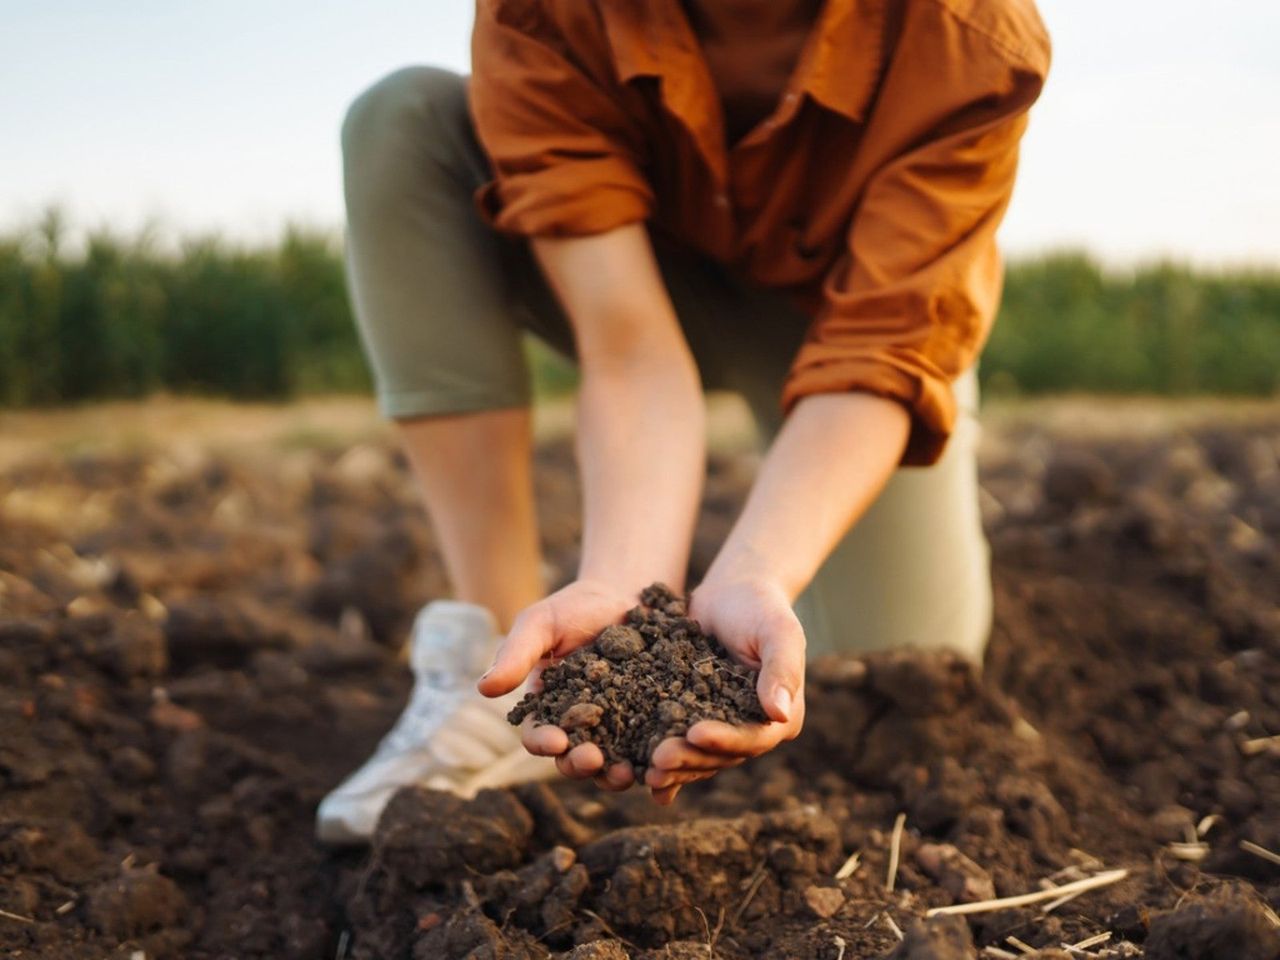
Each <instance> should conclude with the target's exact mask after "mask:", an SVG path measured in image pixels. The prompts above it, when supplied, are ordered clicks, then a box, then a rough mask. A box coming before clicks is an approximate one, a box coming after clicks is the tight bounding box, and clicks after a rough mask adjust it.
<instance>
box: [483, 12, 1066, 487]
mask: <svg viewBox="0 0 1280 960" xmlns="http://www.w3.org/2000/svg"><path fill="white" fill-rule="evenodd" d="M472 63H473V77H472V81H471V86H470V89H471V108H472V113H473V115H474V118H475V123H476V130H477V133H478V135H479V138H480V141H481V144H482V145H483V147H484V149H485V151H486V153H487V154H488V155H489V157H490V159H491V161H492V164H493V170H494V180H493V182H492V183H489V184H488V185H486V186H485V187H484V188H482V190H481V191H480V193H479V195H478V197H477V201H478V203H479V204H480V206H481V209H482V210H483V211H484V212H485V213H486V215H487V216H488V217H489V219H490V221H491V222H492V224H493V225H494V226H495V227H496V228H497V229H499V230H502V231H504V232H509V233H514V234H519V235H523V236H540V235H585V234H592V233H600V232H603V231H606V230H610V229H612V228H614V227H618V226H621V225H623V224H626V223H633V222H638V221H648V222H650V223H651V224H652V225H653V226H654V228H655V229H659V230H661V231H664V232H665V233H668V234H670V235H671V236H673V237H675V238H676V239H677V240H679V241H681V242H683V243H684V244H685V245H687V246H689V247H691V248H693V249H695V250H697V251H700V252H702V253H704V254H706V255H708V256H710V257H712V258H714V259H716V260H718V261H720V262H723V263H725V264H728V265H730V266H731V267H732V268H733V269H735V270H736V271H738V272H739V273H740V274H741V275H742V276H744V277H746V278H747V279H748V280H750V281H752V282H754V283H757V284H760V285H763V286H768V287H773V288H779V289H782V290H785V291H786V292H788V293H789V294H791V295H792V296H793V297H794V298H795V299H796V301H797V302H798V303H800V304H801V305H802V306H803V307H804V308H805V309H806V310H807V311H808V312H809V313H810V314H811V315H812V316H813V318H814V319H813V323H812V325H811V327H810V330H809V333H808V336H807V338H806V340H805V343H804V344H803V346H802V347H801V348H800V350H799V352H798V354H797V355H796V357H795V361H794V363H793V365H792V369H791V372H790V375H789V377H788V379H787V382H786V385H785V387H784V390H783V396H782V403H783V406H784V408H787V409H790V408H791V407H792V406H794V404H795V403H796V402H797V401H798V400H800V399H801V398H802V397H805V396H807V395H810V394H814V393H824V392H835V391H847V390H865V391H869V392H871V393H875V394H879V395H882V396H887V397H892V398H895V399H897V400H900V401H901V402H903V403H904V404H906V406H907V407H908V409H909V410H910V411H911V413H912V430H911V437H910V440H909V442H908V447H907V452H906V455H905V456H904V458H903V462H904V463H907V464H928V463H932V462H934V461H935V460H936V459H937V458H938V457H939V456H940V455H941V452H942V449H943V447H944V445H945V443H946V439H947V436H948V435H949V434H950V432H951V429H952V426H953V424H954V421H955V416H956V411H955V401H954V399H953V396H952V392H951V382H952V381H953V380H954V379H955V378H956V377H957V376H959V374H960V373H962V372H963V371H964V370H965V369H966V368H967V367H969V366H970V364H972V363H973V361H974V359H975V358H976V356H977V354H978V351H979V350H980V349H981V347H982V344H983V342H984V340H985V338H986V335H987V333H988V331H989V330H990V326H991V322H992V320H993V318H994V315H995V311H996V306H997V304H998V301H999V295H1000V285H1001V268H1000V259H999V255H998V253H997V251H996V245H995V231H996V227H997V226H998V225H999V223H1000V220H1001V217H1002V216H1003V214H1004V211H1005V208H1006V207H1007V206H1008V203H1009V197H1010V193H1011V191H1012V189H1013V182H1014V175H1015V170H1016V167H1017V157H1018V142H1019V140H1020V138H1021V136H1022V132H1023V130H1024V129H1025V126H1026V113H1027V110H1028V108H1029V107H1030V106H1031V104H1032V103H1033V102H1034V101H1035V99H1036V97H1037V96H1038V95H1039V93H1040V89H1041V87H1042V85H1043V83H1044V78H1045V75H1046V73H1047V71H1048V66H1049V42H1048V37H1047V35H1046V33H1045V30H1044V27H1043V25H1042V24H1041V22H1040V19H1039V16H1038V15H1037V13H1036V11H1035V8H1034V6H1033V5H1032V0H826V3H825V4H824V6H823V9H822V12H821V14H820V15H819V18H818V21H817V23H816V24H815V26H814V28H813V30H812V32H811V34H810V36H809V39H808V41H807V43H806V46H805V49H804V51H803V52H802V54H801V56H800V59H799V62H798V64H797V66H796V68H795V71H794V72H793V74H792V76H791V79H790V81H789V83H788V85H787V88H786V90H785V92H784V93H783V95H782V97H781V99H780V100H779V102H778V105H777V107H776V109H775V110H774V112H773V113H772V115H770V116H769V117H767V118H766V119H764V120H763V121H762V122H761V123H760V124H759V125H758V126H757V127H756V128H755V129H754V130H752V131H751V132H750V133H748V134H747V135H746V136H745V137H743V138H742V139H741V140H739V141H738V142H737V143H735V144H733V145H732V146H729V145H728V144H727V142H726V137H725V130H724V118H723V111H722V108H721V104H720V101H719V97H718V94H717V92H716V88H715V85H714V83H713V80H712V77H711V74H710V72H709V70H708V68H707V64H706V61H705V60H704V58H703V56H702V53H701V50H700V47H699V44H698V40H697V38H696V36H695V35H694V32H693V29H692V27H691V26H690V24H689V21H688V19H687V18H686V16H685V12H684V10H683V8H682V7H681V5H680V2H679V0H479V3H478V6H477V12H476V24H475V32H474V35H473V40H472Z"/></svg>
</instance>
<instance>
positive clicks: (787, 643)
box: [644, 579, 805, 803]
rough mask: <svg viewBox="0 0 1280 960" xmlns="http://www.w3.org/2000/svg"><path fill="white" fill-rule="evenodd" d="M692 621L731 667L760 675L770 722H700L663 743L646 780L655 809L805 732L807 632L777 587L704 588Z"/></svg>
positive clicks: (748, 582) (747, 582)
mask: <svg viewBox="0 0 1280 960" xmlns="http://www.w3.org/2000/svg"><path fill="white" fill-rule="evenodd" d="M689 616H690V617H692V618H693V619H694V620H697V621H698V623H699V624H700V625H701V626H702V629H703V630H704V631H706V632H707V633H712V634H715V636H716V637H717V638H718V639H719V641H720V643H721V644H723V645H724V647H725V649H726V650H728V652H729V653H730V654H731V655H732V656H733V657H734V658H735V659H736V660H738V661H739V662H740V663H743V664H745V665H747V666H749V667H751V668H753V669H757V670H759V671H760V678H759V682H758V684H757V688H756V689H757V692H758V693H759V696H760V703H761V705H762V706H763V707H764V711H765V713H766V714H767V715H768V717H769V722H767V723H752V724H745V725H741V726H735V725H733V724H728V723H721V722H720V721H717V720H703V721H700V722H698V723H695V724H694V725H693V726H692V727H690V728H689V732H688V733H686V734H685V735H684V736H683V737H670V738H668V739H666V740H664V741H663V742H662V743H661V744H659V745H658V748H657V750H655V751H654V753H653V757H652V758H651V766H650V767H649V769H648V770H647V771H646V773H645V778H644V782H645V784H646V785H647V786H648V787H650V788H651V789H652V790H653V791H654V799H655V800H658V802H660V803H662V802H666V803H670V802H671V801H672V800H674V799H675V795H676V793H678V792H679V790H680V787H681V786H683V785H684V784H686V783H692V782H693V781H695V780H705V779H707V778H708V777H711V776H714V775H715V774H716V773H718V772H719V771H720V770H723V769H726V768H728V767H736V766H738V765H739V764H741V763H743V762H744V761H745V760H747V759H748V758H750V757H758V756H760V755H761V754H763V753H767V752H769V751H770V750H772V749H773V748H774V747H776V746H777V745H778V744H780V743H782V742H783V741H784V740H792V739H794V738H795V737H796V736H797V735H798V734H799V733H800V728H801V727H802V726H803V725H804V662H805V659H804V653H805V638H804V630H803V629H802V628H801V626H800V621H799V620H798V619H796V615H795V612H794V611H793V610H792V609H791V602H790V600H789V599H788V597H787V595H786V593H785V592H784V591H783V590H782V588H781V587H779V586H777V585H776V584H773V583H771V582H769V581H764V580H754V579H742V580H732V581H728V582H717V581H704V582H703V584H702V585H701V586H699V587H698V588H697V589H696V590H695V591H694V592H693V598H692V603H691V605H690V608H689Z"/></svg>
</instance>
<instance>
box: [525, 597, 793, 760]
mask: <svg viewBox="0 0 1280 960" xmlns="http://www.w3.org/2000/svg"><path fill="white" fill-rule="evenodd" d="M756 678H757V673H756V671H754V670H751V669H749V668H747V667H744V666H743V665H742V664H740V663H738V662H737V661H736V660H734V659H733V658H732V657H730V656H729V654H728V653H727V652H726V651H725V649H724V647H722V646H721V645H720V642H719V641H718V640H716V638H715V637H713V636H711V635H710V634H706V633H703V631H702V628H701V627H700V626H699V624H698V622H697V621H696V620H691V619H690V618H689V617H688V605H687V602H686V600H685V599H684V598H682V597H678V596H676V595H675V594H674V593H672V592H671V590H670V589H668V588H667V587H666V586H664V585H663V584H660V583H655V584H652V585H651V586H649V587H646V588H645V589H644V590H643V591H642V592H641V594H640V606H638V607H635V608H633V609H632V610H631V611H629V612H628V613H627V615H626V617H625V618H624V619H623V622H622V623H621V624H615V625H613V626H609V627H605V628H604V630H602V631H601V632H600V634H599V635H598V636H597V637H596V638H595V640H594V641H593V642H592V643H591V644H589V645H588V646H585V647H580V648H578V649H577V650H575V651H573V652H572V653H570V654H569V655H568V656H567V657H565V658H564V659H563V660H561V661H560V662H558V663H555V664H553V665H551V666H549V667H547V669H546V670H544V671H543V673H542V687H541V689H540V690H538V691H536V692H535V691H530V692H529V693H527V694H525V696H524V699H522V700H521V701H520V702H519V703H518V704H516V705H515V707H513V708H512V710H511V713H510V714H509V715H508V717H507V719H508V720H510V722H511V723H513V724H517V725H518V724H519V723H521V721H523V720H524V719H525V717H533V719H534V722H535V723H536V724H538V725H545V724H550V725H553V726H558V727H561V728H562V729H563V730H564V731H565V733H567V734H568V736H569V743H570V745H571V746H577V745H578V744H581V743H588V742H589V743H594V744H596V745H597V746H599V747H600V750H601V752H602V753H603V754H604V757H605V761H606V762H607V763H609V764H614V763H621V762H623V761H626V762H629V763H630V764H631V765H632V767H633V768H634V769H635V773H636V778H637V779H640V778H641V777H643V776H644V770H645V768H646V767H648V765H649V759H650V757H652V756H653V751H654V750H656V749H657V748H658V744H660V743H661V742H662V741H663V740H665V739H666V738H667V737H680V736H684V734H685V733H687V732H688V730H689V728H690V727H691V726H693V725H694V724H695V723H697V722H698V721H700V720H720V721H723V722H725V723H731V724H741V723H763V722H765V721H767V720H768V717H767V715H766V714H765V712H764V709H763V708H762V707H761V705H760V699H759V697H758V696H757V695H756Z"/></svg>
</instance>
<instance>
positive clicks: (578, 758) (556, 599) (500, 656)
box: [476, 579, 636, 790]
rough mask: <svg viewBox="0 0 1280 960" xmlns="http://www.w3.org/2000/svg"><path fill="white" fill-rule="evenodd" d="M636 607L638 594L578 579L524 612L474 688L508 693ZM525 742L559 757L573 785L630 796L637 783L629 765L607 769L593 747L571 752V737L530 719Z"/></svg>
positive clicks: (538, 751)
mask: <svg viewBox="0 0 1280 960" xmlns="http://www.w3.org/2000/svg"><path fill="white" fill-rule="evenodd" d="M635 605H636V598H635V596H634V594H632V593H629V592H625V591H622V590H619V589H617V588H615V587H613V586H611V585H610V584H607V583H605V582H603V581H599V580H588V579H580V580H575V581H573V582H572V583H570V584H568V585H567V586H564V587H562V588H561V589H559V590H557V591H556V592H555V593H553V594H551V595H550V596H549V597H546V598H545V599H543V600H539V601H538V602H537V603H535V604H533V605H532V606H530V607H526V608H525V609H524V610H523V611H522V612H521V613H520V614H519V616H517V617H516V619H515V623H514V624H513V625H512V627H511V632H510V633H508V634H507V636H506V639H505V640H503V642H502V645H501V646H500V647H499V648H498V653H497V656H496V657H494V661H493V666H491V667H490V668H489V669H488V670H487V671H486V672H485V674H484V675H483V676H482V677H481V678H480V680H479V682H478V683H477V684H476V688H477V689H478V690H479V691H480V692H481V693H482V694H484V695H485V696H486V697H500V696H502V695H503V694H505V693H510V692H511V691H512V690H514V689H516V688H517V687H518V686H520V685H521V684H522V683H524V682H525V681H526V680H528V679H530V677H532V678H533V682H534V683H535V684H536V683H537V675H538V674H539V673H541V671H542V667H543V666H545V664H546V663H547V661H549V660H558V659H560V658H562V657H565V656H567V655H568V654H570V653H572V652H573V651H574V650H577V649H578V648H579V647H584V646H586V645H587V644H589V643H591V641H592V640H594V639H595V637H596V635H597V634H598V633H599V632H600V631H601V630H603V629H604V628H605V627H607V626H609V625H610V624H614V623H619V622H620V621H621V620H622V617H623V615H625V614H626V612H627V611H628V610H630V609H631V608H632V607H634V606H635ZM521 741H522V742H523V743H524V747H525V749H526V750H528V751H529V752H530V753H532V754H535V755H537V756H542V757H555V758H556V768H557V769H558V770H559V771H560V772H561V773H562V774H564V775H565V776H566V777H571V778H572V779H575V780H585V779H588V778H593V779H594V780H595V781H596V783H597V784H599V785H600V786H601V787H603V788H605V789H606V790H626V789H627V788H628V787H630V786H631V785H632V784H633V783H634V782H635V776H634V775H633V773H632V770H631V765H630V764H629V763H619V764H614V765H613V766H612V767H609V768H608V769H605V762H604V754H603V753H601V752H600V748H599V747H597V746H596V745H595V744H594V743H583V744H579V745H578V746H576V747H574V748H573V749H572V750H570V749H569V736H568V734H566V733H565V732H564V731H563V730H561V729H560V728H559V727H556V726H551V725H538V726H535V725H534V724H533V722H532V718H529V719H527V720H526V721H525V723H524V725H523V726H522V727H521Z"/></svg>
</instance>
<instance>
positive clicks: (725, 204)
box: [715, 193, 729, 210]
mask: <svg viewBox="0 0 1280 960" xmlns="http://www.w3.org/2000/svg"><path fill="white" fill-rule="evenodd" d="M715 204H716V206H717V207H719V208H720V209H721V210H728V209H729V197H728V196H727V195H726V194H724V193H717V194H716V196H715Z"/></svg>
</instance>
